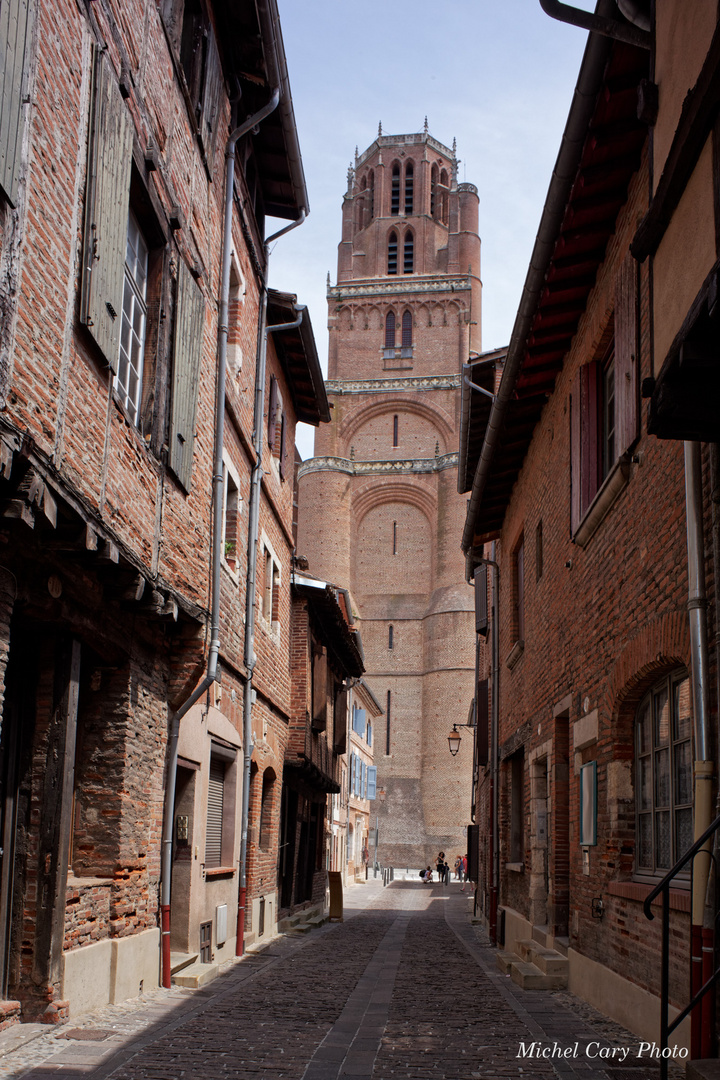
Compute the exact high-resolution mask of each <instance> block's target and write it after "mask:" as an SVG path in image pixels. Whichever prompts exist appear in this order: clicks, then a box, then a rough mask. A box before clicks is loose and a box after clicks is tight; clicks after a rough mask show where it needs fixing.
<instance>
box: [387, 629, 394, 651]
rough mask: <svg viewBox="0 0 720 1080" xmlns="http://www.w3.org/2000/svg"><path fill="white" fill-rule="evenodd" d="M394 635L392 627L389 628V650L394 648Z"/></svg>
mask: <svg viewBox="0 0 720 1080" xmlns="http://www.w3.org/2000/svg"><path fill="white" fill-rule="evenodd" d="M394 637H395V635H394V633H393V627H392V625H390V626H388V649H392V648H393V640H394Z"/></svg>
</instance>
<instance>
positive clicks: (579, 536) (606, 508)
mask: <svg viewBox="0 0 720 1080" xmlns="http://www.w3.org/2000/svg"><path fill="white" fill-rule="evenodd" d="M629 479H630V459H629V457H628V456H627V454H623V455H622V457H619V458H618V459H617V461H616V462H615V464H614V465H613V467H612V469H611V470H610V472H609V473H608V474H607V476H606V477H605V479H604V480H603V483H602V485H601V487H600V489H599V490H598V493H597V495H596V496H595V498H594V499H593V501H592V502H591V503H590V505H589V507H588V508H587V510H586V511H585V516H584V517H583V519H582V521H581V522H580V524H579V525H578V528H577V532H576V533H575V535H574V536H573V541H574V542H575V543H576V544H577V545H578V547H581V548H584V547H585V545H586V544H587V543H588V541H589V540H590V538H591V537H592V536H593V535H594V534H595V532H596V531H597V529H598V528H599V527H600V525H601V524H602V523H603V521H604V520H605V518H606V517H607V515H608V513H609V512H610V510H611V508H612V507H613V505H614V504H615V502H616V500H617V499H618V498H619V496H620V495H621V494H622V492H623V491H624V490H625V488H626V487H627V484H628V480H629Z"/></svg>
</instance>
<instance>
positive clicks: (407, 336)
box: [401, 311, 412, 349]
mask: <svg viewBox="0 0 720 1080" xmlns="http://www.w3.org/2000/svg"><path fill="white" fill-rule="evenodd" d="M401 344H402V347H403V349H410V348H412V315H411V314H410V312H409V311H403V317H402V342H401Z"/></svg>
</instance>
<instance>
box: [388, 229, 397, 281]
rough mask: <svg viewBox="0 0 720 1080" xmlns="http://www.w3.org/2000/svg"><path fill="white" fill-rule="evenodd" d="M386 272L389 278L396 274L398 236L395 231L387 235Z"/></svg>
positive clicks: (392, 230)
mask: <svg viewBox="0 0 720 1080" xmlns="http://www.w3.org/2000/svg"><path fill="white" fill-rule="evenodd" d="M387 272H388V276H389V277H391V276H392V277H394V276H395V275H397V272H398V234H397V231H396V230H395V229H391V230H390V233H389V234H388V242H387Z"/></svg>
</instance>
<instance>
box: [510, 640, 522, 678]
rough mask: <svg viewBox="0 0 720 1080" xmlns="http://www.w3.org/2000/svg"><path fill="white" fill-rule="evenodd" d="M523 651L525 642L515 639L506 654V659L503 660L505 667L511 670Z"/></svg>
mask: <svg viewBox="0 0 720 1080" xmlns="http://www.w3.org/2000/svg"><path fill="white" fill-rule="evenodd" d="M524 652H525V642H524V641H516V642H515V644H514V645H513V647H512V649H511V650H510V652H509V654H508V658H507V660H506V661H505V667H507V668H510V671H512V669H513V668H514V667H515V665H516V664H517V662H518V660H519V659H520V657H521V656H522V654H523V653H524Z"/></svg>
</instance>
